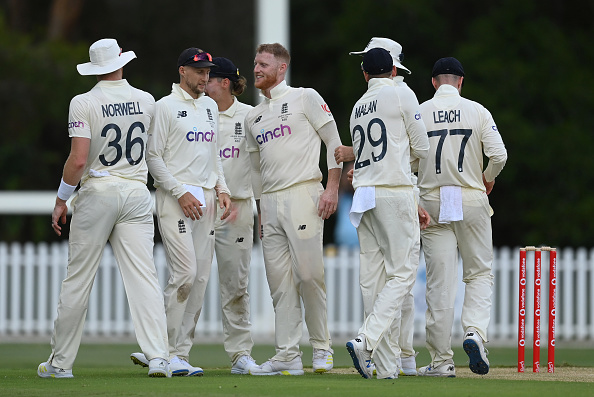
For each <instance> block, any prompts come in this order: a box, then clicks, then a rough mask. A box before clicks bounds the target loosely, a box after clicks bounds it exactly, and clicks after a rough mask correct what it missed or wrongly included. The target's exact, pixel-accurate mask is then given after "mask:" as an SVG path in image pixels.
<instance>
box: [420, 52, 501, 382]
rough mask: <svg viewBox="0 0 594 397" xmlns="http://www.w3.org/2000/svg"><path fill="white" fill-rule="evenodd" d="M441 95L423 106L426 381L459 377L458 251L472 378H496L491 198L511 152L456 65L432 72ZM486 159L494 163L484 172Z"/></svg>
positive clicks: (446, 62)
mask: <svg viewBox="0 0 594 397" xmlns="http://www.w3.org/2000/svg"><path fill="white" fill-rule="evenodd" d="M431 82H432V84H433V87H435V90H436V92H435V96H434V97H433V98H432V99H430V100H428V101H427V102H424V103H423V104H421V113H422V117H423V120H424V122H425V125H426V126H427V135H428V137H429V143H430V149H429V156H427V157H426V158H425V159H421V160H420V162H419V181H418V183H419V189H420V195H421V206H423V207H424V208H425V209H426V210H427V211H428V212H429V215H430V216H431V223H430V224H429V226H428V227H427V228H426V229H425V230H422V231H421V238H422V240H423V252H424V254H425V261H426V264H427V291H426V300H427V314H426V321H427V322H426V332H427V335H426V344H427V349H428V350H429V353H430V354H431V363H430V364H429V365H427V366H426V367H423V368H419V370H418V372H419V375H422V376H443V377H455V376H456V370H455V367H454V360H453V356H454V353H453V351H452V348H451V343H452V342H451V333H452V323H453V321H454V301H455V298H456V289H457V288H456V286H457V276H458V271H457V267H458V252H459V253H460V256H461V257H462V266H463V281H464V282H465V283H466V287H465V292H464V303H463V307H462V327H463V329H464V333H465V337H464V343H463V347H464V350H465V351H466V353H467V354H468V357H469V359H470V364H469V366H470V369H471V370H472V372H474V373H477V374H481V375H484V374H486V373H488V372H489V360H488V359H487V352H486V350H485V348H484V346H483V343H484V342H486V341H487V340H488V337H487V327H488V325H489V321H490V313H491V294H492V287H493V274H492V272H491V266H492V262H493V242H492V233H491V215H492V214H493V211H492V209H491V207H490V206H489V199H488V197H487V195H488V194H489V193H490V192H491V190H492V189H493V185H494V183H495V177H496V176H497V175H499V173H500V172H501V170H502V169H503V166H504V165H505V162H506V160H507V151H506V150H505V146H504V144H503V140H502V139H501V135H499V131H498V130H497V126H496V125H495V122H494V121H493V117H492V116H491V114H490V113H489V111H488V110H487V109H485V108H484V107H483V106H481V105H480V104H479V103H477V102H473V101H471V100H468V99H466V98H463V97H461V96H460V93H461V90H462V84H463V82H464V69H463V68H462V64H461V63H460V62H459V61H458V60H457V59H455V58H451V57H448V58H441V59H439V60H438V61H437V62H436V63H435V65H434V66H433V72H432V79H431ZM483 153H484V155H486V156H487V157H488V158H489V164H488V165H487V167H486V168H485V169H484V171H483Z"/></svg>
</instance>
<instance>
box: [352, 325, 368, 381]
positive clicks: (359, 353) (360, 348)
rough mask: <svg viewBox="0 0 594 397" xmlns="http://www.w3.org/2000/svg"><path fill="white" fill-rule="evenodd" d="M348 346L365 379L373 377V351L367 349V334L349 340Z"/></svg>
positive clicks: (356, 366) (356, 365)
mask: <svg viewBox="0 0 594 397" xmlns="http://www.w3.org/2000/svg"><path fill="white" fill-rule="evenodd" d="M346 348H347V350H348V352H349V354H350V355H351V358H352V359H353V365H354V366H355V368H356V369H357V371H359V373H360V374H361V376H362V377H364V378H365V379H371V378H372V377H373V363H372V362H371V352H370V351H369V350H367V342H366V340H365V335H363V334H361V335H359V336H357V337H356V338H355V339H351V340H350V341H348V342H347V344H346Z"/></svg>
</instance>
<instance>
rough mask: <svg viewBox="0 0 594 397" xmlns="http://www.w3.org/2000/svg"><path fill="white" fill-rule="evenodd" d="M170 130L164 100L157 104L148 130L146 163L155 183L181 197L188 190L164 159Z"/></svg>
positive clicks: (176, 196)
mask: <svg viewBox="0 0 594 397" xmlns="http://www.w3.org/2000/svg"><path fill="white" fill-rule="evenodd" d="M168 131H169V117H168V109H167V105H166V104H164V103H162V102H157V103H156V105H155V117H154V118H153V120H152V122H151V126H150V128H149V131H148V142H147V151H146V164H147V166H148V170H149V172H150V173H151V175H152V176H153V179H154V180H155V184H156V185H157V186H159V187H161V188H162V189H164V190H166V191H168V192H170V193H171V194H172V195H173V197H175V198H177V199H179V198H180V197H181V196H183V195H184V194H185V193H187V190H186V189H185V188H184V187H183V185H182V184H181V183H180V182H178V180H177V179H176V178H175V177H174V176H173V174H172V173H171V172H170V171H169V169H168V168H167V165H166V164H165V161H164V160H163V154H164V152H165V147H166V145H167V132H168Z"/></svg>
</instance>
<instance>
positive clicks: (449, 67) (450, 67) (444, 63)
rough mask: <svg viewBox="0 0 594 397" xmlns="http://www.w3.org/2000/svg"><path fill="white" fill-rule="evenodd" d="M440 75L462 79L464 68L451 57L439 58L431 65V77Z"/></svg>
mask: <svg viewBox="0 0 594 397" xmlns="http://www.w3.org/2000/svg"><path fill="white" fill-rule="evenodd" d="M440 74H453V75H455V76H462V77H464V68H463V67H462V64H461V63H460V61H458V60H457V59H456V58H453V57H447V58H441V59H438V60H437V62H435V65H433V71H432V72H431V77H435V76H438V75H440Z"/></svg>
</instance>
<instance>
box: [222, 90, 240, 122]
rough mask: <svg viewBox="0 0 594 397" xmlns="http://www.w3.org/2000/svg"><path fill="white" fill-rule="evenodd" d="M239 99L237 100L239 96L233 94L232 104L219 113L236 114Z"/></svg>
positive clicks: (224, 114)
mask: <svg viewBox="0 0 594 397" xmlns="http://www.w3.org/2000/svg"><path fill="white" fill-rule="evenodd" d="M238 102H239V101H238V100H237V98H236V97H235V95H234V96H233V103H232V104H231V106H229V108H228V109H227V110H225V111H223V112H219V115H221V116H227V117H233V116H234V115H235V111H236V110H237V103H238Z"/></svg>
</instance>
